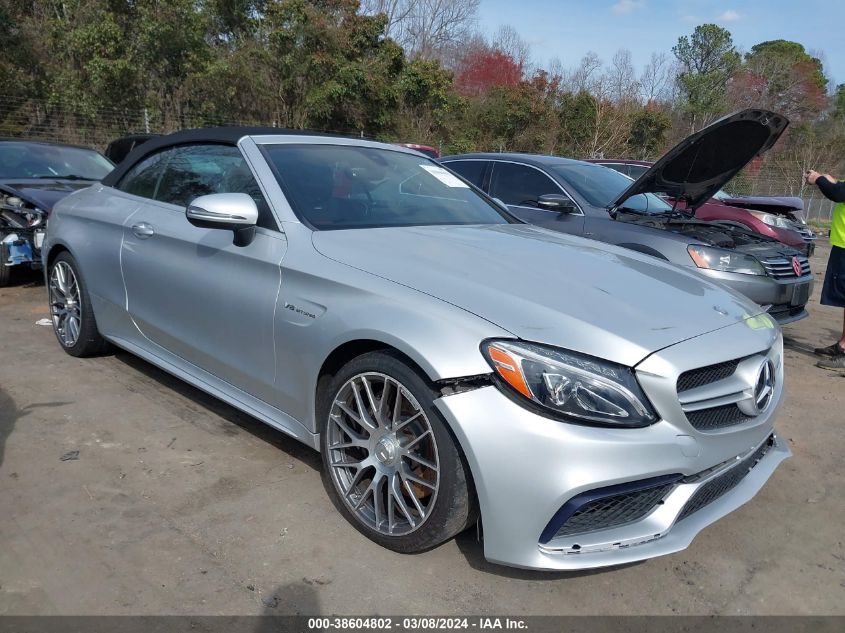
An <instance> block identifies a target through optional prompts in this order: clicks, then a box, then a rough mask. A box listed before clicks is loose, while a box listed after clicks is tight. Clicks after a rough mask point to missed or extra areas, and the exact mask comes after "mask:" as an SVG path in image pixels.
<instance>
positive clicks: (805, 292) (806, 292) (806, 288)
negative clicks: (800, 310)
mask: <svg viewBox="0 0 845 633" xmlns="http://www.w3.org/2000/svg"><path fill="white" fill-rule="evenodd" d="M809 300H810V282H806V283H803V284H798V285H797V286H795V290H793V291H792V301H791V302H790V303H789V305H791V306H802V305H804V304H805V303H807V302H808V301H809Z"/></svg>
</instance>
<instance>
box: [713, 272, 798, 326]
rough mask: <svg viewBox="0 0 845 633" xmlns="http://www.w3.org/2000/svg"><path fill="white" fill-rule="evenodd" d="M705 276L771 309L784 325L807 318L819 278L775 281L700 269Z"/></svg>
mask: <svg viewBox="0 0 845 633" xmlns="http://www.w3.org/2000/svg"><path fill="white" fill-rule="evenodd" d="M698 270H699V272H700V273H701V274H702V275H705V276H706V277H708V278H710V279H712V280H713V281H717V282H719V283H723V284H725V285H726V286H728V287H729V288H731V289H732V290H734V291H736V292H738V293H740V294H742V295H745V296H746V297H748V298H749V299H751V300H752V301H753V302H754V303H756V304H758V305H761V306H771V307H770V308H769V313H770V314H771V316H772V317H773V318H774V319H775V320H776V321H777V322H778V323H780V324H781V325H785V324H786V323H791V322H793V321H798V320H799V319H803V318H804V317H806V316H807V311H806V309H805V308H804V306H805V305H806V304H807V301H808V300H809V298H810V297H811V296H812V294H813V286H814V285H815V277H814V276H813V275H805V276H803V277H790V278H787V279H773V278H772V277H769V276H767V275H745V274H741V273H726V272H721V271H718V270H702V269H698Z"/></svg>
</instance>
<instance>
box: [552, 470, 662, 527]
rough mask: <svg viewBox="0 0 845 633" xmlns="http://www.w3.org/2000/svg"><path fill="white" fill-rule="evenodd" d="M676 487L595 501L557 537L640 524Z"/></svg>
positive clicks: (578, 513) (642, 491)
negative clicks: (636, 522)
mask: <svg viewBox="0 0 845 633" xmlns="http://www.w3.org/2000/svg"><path fill="white" fill-rule="evenodd" d="M673 487H674V484H672V483H670V484H665V485H661V486H656V487H654V488H648V489H646V490H638V491H636V492H626V493H622V494H618V495H614V496H612V497H604V498H603V499H597V500H596V501H591V502H590V503H587V504H585V505H583V506H581V507H580V508H578V510H576V511H575V512H574V513H573V515H572V516H571V517H569V519H568V520H567V521H566V523H564V524H563V525H562V526H561V527H560V529H559V530H558V531H557V533H556V534H555V537H558V536H570V535H572V534H582V533H584V532H594V531H596V530H605V529H607V528H611V527H617V526H619V525H624V524H626V523H633V522H634V521H639V520H640V519H642V518H643V517H645V516H646V515H648V514H649V513H650V512H651V511H652V509H653V508H654V507H655V506H656V505H657V504H658V503H660V501H661V500H662V499H663V497H665V496H666V494H667V493H668V492H669V490H671V489H672V488H673Z"/></svg>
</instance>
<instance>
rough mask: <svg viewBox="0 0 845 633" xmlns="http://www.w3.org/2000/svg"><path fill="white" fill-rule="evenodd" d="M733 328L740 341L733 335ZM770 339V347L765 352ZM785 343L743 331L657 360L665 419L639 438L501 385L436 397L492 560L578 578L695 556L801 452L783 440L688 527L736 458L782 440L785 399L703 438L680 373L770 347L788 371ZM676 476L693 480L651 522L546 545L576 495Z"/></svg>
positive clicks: (652, 386) (655, 387)
mask: <svg viewBox="0 0 845 633" xmlns="http://www.w3.org/2000/svg"><path fill="white" fill-rule="evenodd" d="M728 330H732V334H731V335H728V336H725V335H724V333H725V332H726V331H728ZM764 339H768V343H766V344H765V346H763V347H761V341H763V340H764ZM717 342H719V343H720V344H716V343H717ZM780 345H781V343H780V339H779V337H778V334H777V332H776V331H774V330H769V331H767V332H760V331H756V332H755V331H752V330H750V329H749V328H746V327H745V326H744V325H737V326H732V327H730V328H726V329H724V330H719V331H717V332H714V333H711V334H709V335H705V336H702V337H699V338H698V339H693V340H692V341H687V342H685V343H681V344H679V345H676V346H674V347H673V348H668V350H663V351H662V352H659V353H656V354H653V355H652V356H650V357H649V358H648V359H647V360H646V361H644V362H643V363H641V365H640V366H639V367H638V369H637V371H638V375H640V379H641V383H642V384H643V387H644V389H645V391H646V393H647V394H648V396H649V398H650V399H651V400H652V402H653V404H654V405H655V408H656V410H657V411H658V413H659V414H660V416H661V418H662V419H661V420H660V421H659V422H658V423H656V424H654V425H652V426H649V427H646V428H641V429H612V428H596V427H587V426H579V425H575V424H568V423H563V422H558V421H555V420H551V419H548V418H545V417H542V416H539V415H537V414H535V413H533V412H531V411H528V410H527V409H525V408H523V407H522V406H520V405H519V404H517V403H515V402H513V401H512V400H511V399H510V398H508V397H507V396H505V395H504V394H502V393H501V392H500V391H499V390H498V389H497V388H496V387H492V386H491V387H483V388H479V389H475V390H473V391H468V392H463V393H459V394H455V395H451V396H446V397H443V398H440V399H438V400H437V401H436V406H437V407H438V409H439V410H440V411H441V413H442V414H443V415H444V416H445V418H446V420H447V422H448V423H449V425H450V426H451V428H452V429H453V431H454V432H455V435H456V436H457V439H458V441H459V443H460V444H461V447H462V448H463V450H464V453H465V455H466V458H467V461H468V463H469V466H470V470H471V472H472V475H473V479H474V483H475V488H476V492H477V495H478V501H479V506H480V508H481V516H482V522H483V532H484V554H485V557H486V558H487V559H488V560H490V561H492V562H497V563H502V564H505V565H511V566H515V567H524V568H531V569H547V570H572V569H586V568H592V567H602V566H607V565H619V564H623V563H629V562H633V561H637V560H643V559H647V558H652V557H654V556H660V555H663V554H669V553H672V552H676V551H679V550H682V549H684V548H686V547H687V546H688V545H689V544H690V543H691V542H692V540H693V538H694V537H695V535H696V534H697V533H698V532H699V531H701V530H702V529H703V528H704V527H706V526H707V525H709V524H711V523H713V522H714V521H716V520H718V519H719V518H721V517H723V516H724V515H726V514H728V513H729V512H731V511H733V510H734V509H736V508H738V507H739V506H741V505H742V504H744V503H746V502H747V501H749V500H750V499H751V498H752V497H753V496H754V495H755V494H756V493H757V491H758V490H760V488H761V487H762V486H763V484H764V483H765V482H766V480H768V478H769V477H770V476H771V474H772V473H773V472H774V470H775V468H776V467H777V465H778V464H779V463H780V462H781V461H783V460H784V459H786V458H787V457H789V455H790V454H791V453H790V451H789V449H788V447H786V446H785V445H784V444H783V443H782V442H781V441H780V440H778V439H777V438H776V437H774V438H773V443H772V446H771V447H770V448H769V450H768V451H767V452H766V454H765V455H764V456H763V457H762V458H761V459H760V460H759V462H757V463H756V465H755V466H754V468H752V469H751V470H750V472H749V473H748V474H747V476H745V477H744V478H742V479H741V481H739V482H738V483H737V484H736V485H735V486H734V487H732V488H731V489H730V490H729V491H727V492H726V493H725V494H723V495H721V496H720V497H718V498H717V499H716V500H715V501H712V502H711V503H708V504H707V505H705V506H704V507H702V508H700V509H698V510H697V511H696V512H694V513H692V514H689V515H688V516H686V517H684V518H683V519H682V520H679V518H680V517H681V516H682V513H683V511H684V507H685V506H686V504H687V502H688V501H689V500H690V499H691V498H692V497H693V495H694V494H695V493H696V491H698V490H699V489H701V487H703V486H705V485H706V484H707V483H708V482H710V481H711V480H712V479H713V477H716V476H718V475H720V474H722V473H723V472H724V471H725V469H727V468H728V467H729V466H731V465H733V463H732V461H731V460H736V461H735V462H734V463H738V461H739V460H740V459H742V458H745V457H747V456H748V455H751V454H753V453H754V451H755V450H757V449H758V448H759V447H760V446H761V445H763V444H764V443H765V442H767V441H769V438H771V437H773V430H772V419H773V416H774V414H775V412H776V410H777V408H778V406H779V404H780V400H781V398H782V395H783V388H782V381H780V382H779V385H778V387H777V389H776V395H775V397H774V400H773V404H772V406H770V407H769V409H768V410H767V412H766V413H765V414H762V415H760V416H758V417H757V418H754V420H753V421H750V422H746V423H743V424H740V425H737V426H734V427H730V428H727V429H721V430H718V431H716V432H706V433H705V432H700V431H697V430H696V429H695V428H693V427H692V426H691V425H690V424H689V422H687V420H686V418H685V417H684V415H683V412H682V411H681V409H680V405H679V404H678V401H677V400H678V399H677V394H676V393H675V390H674V385H675V382H676V380H677V377H678V375H680V373H682V372H683V371H686V370H687V369H690V368H691V367H688V366H685V364H684V363H685V362H688V361H685V360H684V359H688V358H696V357H697V358H698V366H702V365H706V364H709V363H710V362H711V360H712V361H713V362H719V361H720V360H722V361H723V360H725V359H726V358H725V350H726V349H730V350H731V351H730V352H728V353H729V354H737V356H739V355H742V356H745V355H747V354H755V353H759V352H760V351H761V350H763V349H771V350H772V351H771V355H772V357H775V356H776V357H777V360H778V363H780V360H781V359H780V355H781V352H780V347H779V346H780ZM720 351H721V358H720V357H719V352H720ZM780 375H781V376H782V371H781V372H780ZM669 392H671V396H669V395H668V394H669ZM667 398H668V399H667ZM672 399H674V402H672V401H671V400H672ZM702 473H704V475H702V476H701V477H700V478H698V479H696V478H695V477H694V476H695V475H699V474H702ZM677 474H680V475H682V476H683V477H684V478H685V479H684V480H682V481H681V482H679V483H678V484H677V485H676V486H675V487H674V488H673V490H672V491H671V493H669V494H668V496H667V497H666V498H665V500H664V502H663V503H662V505H660V506H658V507H657V509H655V511H653V512H651V513H650V514H649V515H648V516H646V517H644V518H642V519H641V520H638V521H635V522H633V523H629V524H626V525H622V526H619V527H615V528H612V529H608V530H604V531H593V532H588V533H585V534H580V535H573V536H567V537H554V538H552V539H551V540H547V541H546V542H541V541H542V540H544V539H543V538H542V535H543V533H544V530H545V529H546V527H547V526H548V525H549V523H550V521H551V520H552V518H553V517H554V516H555V515H556V513H557V512H558V511H559V510H560V509H561V507H563V506H564V504H565V503H566V502H567V501H568V500H570V499H572V498H573V497H575V496H577V495H580V494H582V493H585V492H588V491H592V490H595V489H597V488H603V487H607V486H613V485H616V484H622V483H626V482H635V481H639V480H643V479H649V478H654V477H660V476H666V475H677ZM574 546H577V547H574Z"/></svg>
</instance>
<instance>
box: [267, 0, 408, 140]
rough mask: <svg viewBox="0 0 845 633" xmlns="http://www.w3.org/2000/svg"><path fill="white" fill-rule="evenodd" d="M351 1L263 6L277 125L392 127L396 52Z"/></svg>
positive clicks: (378, 23) (375, 19)
mask: <svg viewBox="0 0 845 633" xmlns="http://www.w3.org/2000/svg"><path fill="white" fill-rule="evenodd" d="M385 23H386V19H385V17H384V16H383V15H376V16H368V15H361V14H359V13H358V2H357V0H320V1H319V2H313V1H308V0H287V1H285V2H272V3H270V4H268V7H267V16H266V21H265V27H264V28H266V29H267V40H268V47H269V54H270V55H269V59H270V76H269V77H268V78H267V80H268V81H270V82H272V83H271V85H273V86H274V90H275V94H276V98H277V100H278V101H277V116H278V121H279V122H280V123H281V124H282V125H287V126H291V127H296V128H304V127H320V128H323V129H329V130H336V131H352V132H359V131H363V132H365V133H368V134H376V133H378V132H380V131H381V129H382V128H383V127H385V126H387V125H389V123H390V122H391V121H392V117H393V114H394V113H395V108H396V91H395V89H394V86H395V82H396V80H397V78H398V77H399V73H400V72H401V70H402V65H403V62H404V59H403V55H402V49H401V48H400V47H399V46H398V45H397V44H396V43H395V42H393V41H392V40H389V39H384V37H383V33H384V27H385Z"/></svg>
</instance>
